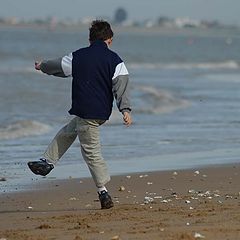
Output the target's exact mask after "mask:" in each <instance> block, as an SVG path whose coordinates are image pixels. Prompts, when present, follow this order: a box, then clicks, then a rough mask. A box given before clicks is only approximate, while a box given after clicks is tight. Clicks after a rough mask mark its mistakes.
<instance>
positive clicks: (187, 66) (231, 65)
mask: <svg viewBox="0 0 240 240" xmlns="http://www.w3.org/2000/svg"><path fill="white" fill-rule="evenodd" d="M128 66H129V67H130V68H132V69H139V68H143V69H173V70H174V69H176V70H181V69H183V70H191V69H202V70H214V69H239V68H240V65H239V63H238V62H236V61H234V60H229V61H224V62H202V63H129V64H128Z"/></svg>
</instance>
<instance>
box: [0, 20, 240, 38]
mask: <svg viewBox="0 0 240 240" xmlns="http://www.w3.org/2000/svg"><path fill="white" fill-rule="evenodd" d="M88 28H89V26H88V25H87V24H78V25H62V24H57V25H56V26H51V25H50V24H34V23H31V24H30V23H26V24H23V23H22V24H7V23H0V30H2V29H35V30H38V29H39V30H47V31H50V32H51V31H53V32H55V31H59V30H61V31H62V30H64V31H76V30H81V31H87V30H88ZM113 29H114V31H115V32H125V33H133V32H134V33H139V34H141V33H144V34H146V33H151V34H156V35H158V34H183V35H196V36H198V35H200V36H202V35H205V34H208V36H209V35H231V36H232V35H238V36H239V35H240V28H231V27H230V28H229V27H225V28H224V27H223V28H177V27H159V26H153V27H145V26H120V25H113Z"/></svg>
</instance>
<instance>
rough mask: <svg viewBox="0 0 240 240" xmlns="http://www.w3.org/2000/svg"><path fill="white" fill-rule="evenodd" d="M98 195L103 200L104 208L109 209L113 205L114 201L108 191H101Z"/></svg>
mask: <svg viewBox="0 0 240 240" xmlns="http://www.w3.org/2000/svg"><path fill="white" fill-rule="evenodd" d="M98 197H99V200H100V202H101V208H102V209H109V208H112V207H113V201H112V198H111V196H110V195H109V194H108V192H106V191H101V193H98Z"/></svg>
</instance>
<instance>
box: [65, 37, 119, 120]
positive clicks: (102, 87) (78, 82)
mask: <svg viewBox="0 0 240 240" xmlns="http://www.w3.org/2000/svg"><path fill="white" fill-rule="evenodd" d="M121 62H122V60H121V58H120V57H119V56H118V55H117V54H116V53H115V52H113V51H111V50H110V49H109V48H108V46H107V44H106V43H105V42H103V41H99V40H97V41H95V42H93V43H92V44H91V45H90V46H89V47H86V48H81V49H79V50H77V51H75V52H73V59H72V77H73V80H72V108H71V109H70V111H69V113H70V114H72V115H76V116H78V117H81V118H84V119H101V120H107V119H109V117H110V115H111V112H112V105H113V93H112V78H113V76H114V72H115V69H116V66H117V65H118V64H119V63H121Z"/></svg>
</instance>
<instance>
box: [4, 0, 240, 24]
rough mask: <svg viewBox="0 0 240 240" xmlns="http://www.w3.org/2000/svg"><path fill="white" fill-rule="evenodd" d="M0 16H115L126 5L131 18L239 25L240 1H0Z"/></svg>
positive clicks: (61, 17)
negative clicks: (177, 18) (192, 20)
mask: <svg viewBox="0 0 240 240" xmlns="http://www.w3.org/2000/svg"><path fill="white" fill-rule="evenodd" d="M0 6H1V7H0V17H12V16H16V17H24V18H25V19H31V18H44V17H48V16H55V17H57V18H59V19H65V18H72V19H82V18H84V17H104V16H107V17H110V18H112V17H113V16H114V12H115V10H116V9H117V8H119V7H123V8H125V9H126V10H127V12H128V17H129V19H132V20H139V21H141V20H145V19H157V18H158V17H159V16H168V17H173V18H176V17H189V18H192V19H195V20H218V21H220V22H221V23H225V24H238V25H240V14H239V11H240V0H121V1H120V0H87V1H83V0H0Z"/></svg>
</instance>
